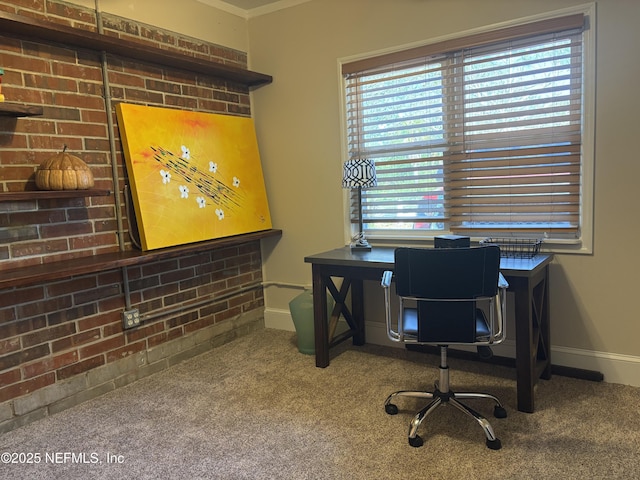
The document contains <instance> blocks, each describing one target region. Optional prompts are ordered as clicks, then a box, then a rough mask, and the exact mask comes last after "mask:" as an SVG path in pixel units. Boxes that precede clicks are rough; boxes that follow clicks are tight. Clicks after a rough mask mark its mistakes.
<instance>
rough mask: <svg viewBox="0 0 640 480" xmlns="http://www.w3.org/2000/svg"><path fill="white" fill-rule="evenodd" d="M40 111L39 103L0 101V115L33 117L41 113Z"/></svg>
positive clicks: (41, 109)
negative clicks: (26, 103)
mask: <svg viewBox="0 0 640 480" xmlns="http://www.w3.org/2000/svg"><path fill="white" fill-rule="evenodd" d="M42 111H43V108H42V107H41V106H39V105H24V104H21V103H11V102H0V117H35V116H37V115H42Z"/></svg>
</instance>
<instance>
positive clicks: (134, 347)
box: [107, 340, 147, 362]
mask: <svg viewBox="0 0 640 480" xmlns="http://www.w3.org/2000/svg"><path fill="white" fill-rule="evenodd" d="M146 348H147V342H146V341H145V340H142V341H140V342H136V343H131V344H128V345H125V346H124V347H122V348H118V349H116V350H113V351H111V352H108V353H107V362H115V361H116V360H120V359H122V358H125V357H128V356H129V355H133V354H134V353H138V352H142V351H144V350H146Z"/></svg>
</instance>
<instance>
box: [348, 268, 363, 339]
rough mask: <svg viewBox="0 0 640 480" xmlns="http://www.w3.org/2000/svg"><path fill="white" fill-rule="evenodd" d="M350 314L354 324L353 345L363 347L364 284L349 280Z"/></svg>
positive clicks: (359, 280) (357, 280)
mask: <svg viewBox="0 0 640 480" xmlns="http://www.w3.org/2000/svg"><path fill="white" fill-rule="evenodd" d="M351 314H352V317H353V323H354V327H355V328H354V330H355V331H354V332H353V344H354V345H364V343H365V338H364V282H363V281H362V280H361V279H355V278H354V279H351Z"/></svg>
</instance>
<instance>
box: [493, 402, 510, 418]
mask: <svg viewBox="0 0 640 480" xmlns="http://www.w3.org/2000/svg"><path fill="white" fill-rule="evenodd" d="M493 416H494V417H496V418H507V411H506V410H505V409H504V407H500V406H498V405H496V406H495V407H494V409H493Z"/></svg>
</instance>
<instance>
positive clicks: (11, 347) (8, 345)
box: [0, 337, 20, 355]
mask: <svg viewBox="0 0 640 480" xmlns="http://www.w3.org/2000/svg"><path fill="white" fill-rule="evenodd" d="M18 350H20V338H19V337H14V338H3V339H2V340H0V355H6V354H7V353H11V352H16V351H18Z"/></svg>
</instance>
